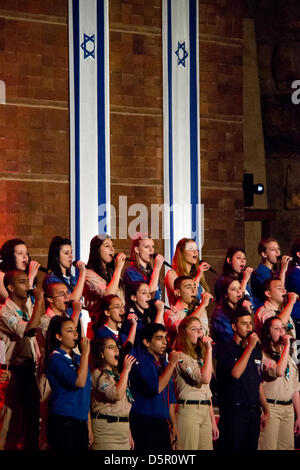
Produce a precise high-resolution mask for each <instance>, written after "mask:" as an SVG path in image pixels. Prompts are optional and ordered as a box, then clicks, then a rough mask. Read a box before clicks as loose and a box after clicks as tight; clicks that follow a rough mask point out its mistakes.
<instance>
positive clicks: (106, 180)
mask: <svg viewBox="0 0 300 470" xmlns="http://www.w3.org/2000/svg"><path fill="white" fill-rule="evenodd" d="M69 63H70V153H71V162H70V166H71V171H70V174H71V184H70V186H71V194H70V205H71V211H70V212H71V239H72V244H73V249H74V253H75V258H76V259H81V260H83V261H85V262H87V259H88V254H89V244H90V241H91V239H92V238H93V237H94V236H95V235H97V234H98V233H99V222H100V220H101V222H102V227H103V225H105V224H103V219H104V217H105V216H106V231H107V232H108V233H109V232H110V210H109V208H110V156H109V81H108V79H109V72H108V71H109V49H108V0H69Z"/></svg>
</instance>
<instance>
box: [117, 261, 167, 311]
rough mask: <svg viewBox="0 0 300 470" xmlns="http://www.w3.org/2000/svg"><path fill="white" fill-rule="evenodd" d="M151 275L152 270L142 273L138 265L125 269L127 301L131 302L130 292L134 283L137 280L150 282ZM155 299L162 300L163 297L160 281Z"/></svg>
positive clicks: (124, 278) (124, 280) (124, 279)
mask: <svg viewBox="0 0 300 470" xmlns="http://www.w3.org/2000/svg"><path fill="white" fill-rule="evenodd" d="M151 275H152V272H151V273H150V272H147V271H145V273H144V274H142V273H141V272H140V271H139V270H138V269H137V268H136V267H134V266H130V267H129V268H127V269H125V272H124V275H123V282H124V285H125V294H126V303H128V302H129V300H130V299H129V294H128V293H129V292H130V288H131V286H132V284H133V283H134V282H137V281H143V282H145V283H146V284H149V282H150V280H151ZM154 299H155V300H160V299H161V287H160V283H158V286H157V290H156V292H155V297H154Z"/></svg>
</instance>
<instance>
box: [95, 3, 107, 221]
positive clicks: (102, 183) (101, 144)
mask: <svg viewBox="0 0 300 470" xmlns="http://www.w3.org/2000/svg"><path fill="white" fill-rule="evenodd" d="M104 45H105V29H104V0H98V1H97V51H96V54H97V69H98V70H97V74H98V78H97V81H98V87H97V88H98V97H97V108H98V111H97V115H98V206H100V205H101V204H105V203H106V202H107V201H106V184H107V182H106V160H105V156H106V152H105V73H104V72H105V47H104ZM106 216H107V213H106ZM99 219H100V217H99V215H98V222H99ZM106 226H107V222H106Z"/></svg>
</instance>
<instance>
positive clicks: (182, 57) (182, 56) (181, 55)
mask: <svg viewBox="0 0 300 470" xmlns="http://www.w3.org/2000/svg"><path fill="white" fill-rule="evenodd" d="M181 51H182V53H180V52H181ZM175 54H176V55H177V58H178V60H177V65H178V66H179V65H183V67H185V59H186V58H187V57H188V55H189V54H188V53H187V51H186V50H185V41H183V42H182V43H180V42H179V41H178V47H177V51H175Z"/></svg>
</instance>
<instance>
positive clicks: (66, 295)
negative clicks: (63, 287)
mask: <svg viewBox="0 0 300 470" xmlns="http://www.w3.org/2000/svg"><path fill="white" fill-rule="evenodd" d="M68 296H69V293H68V292H61V293H60V294H57V295H52V297H51V299H56V298H57V297H68Z"/></svg>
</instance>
